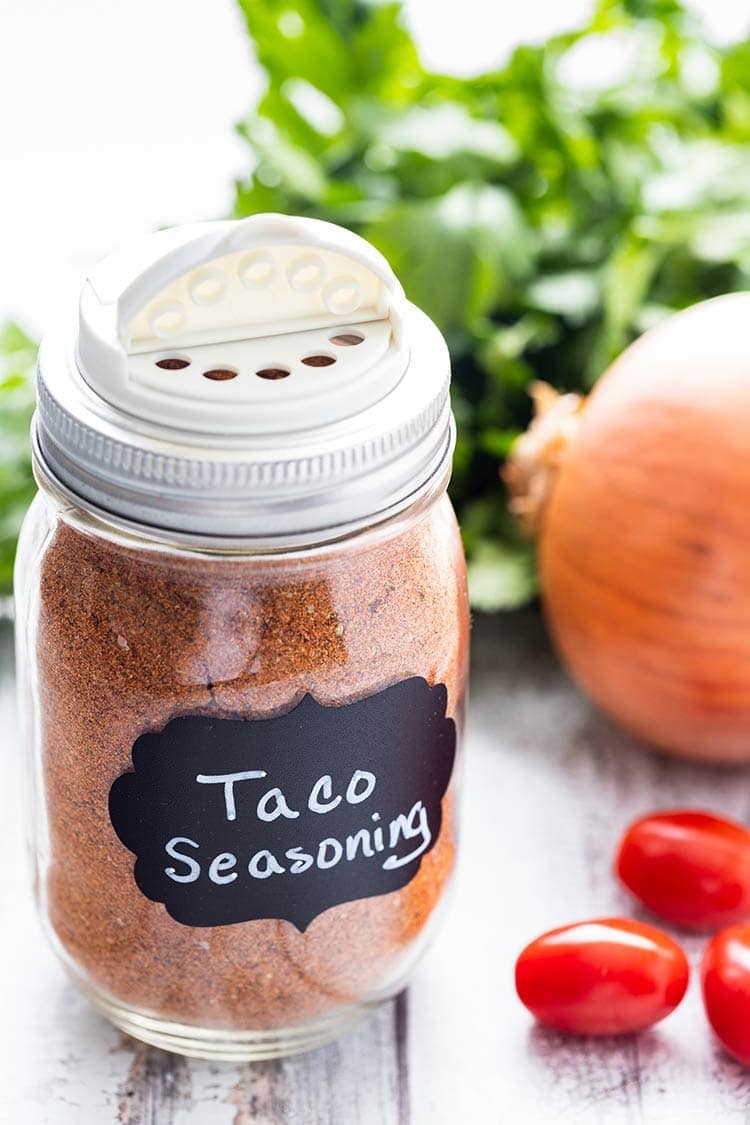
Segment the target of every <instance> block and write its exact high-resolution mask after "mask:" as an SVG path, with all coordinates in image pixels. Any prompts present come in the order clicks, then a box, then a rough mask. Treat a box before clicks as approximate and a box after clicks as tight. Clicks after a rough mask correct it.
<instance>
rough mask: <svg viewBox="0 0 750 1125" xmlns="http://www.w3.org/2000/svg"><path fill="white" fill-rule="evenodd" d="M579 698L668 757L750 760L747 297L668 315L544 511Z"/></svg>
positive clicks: (552, 586)
mask: <svg viewBox="0 0 750 1125" xmlns="http://www.w3.org/2000/svg"><path fill="white" fill-rule="evenodd" d="M540 573H541V585H542V595H543V602H544V606H545V611H546V615H547V618H548V621H549V624H550V627H551V632H552V635H553V637H554V640H555V643H556V645H557V648H558V650H559V652H560V654H561V655H562V657H563V659H564V661H565V663H566V664H567V666H568V668H569V669H570V671H571V673H572V675H573V677H574V678H575V679H576V680H577V682H578V683H579V685H580V686H581V687H582V688H583V690H584V691H585V692H586V693H587V694H588V695H589V696H591V698H592V699H594V700H595V701H596V702H597V703H598V704H599V705H600V706H601V707H602V708H603V709H604V710H605V711H606V712H608V713H609V714H610V715H611V716H613V717H614V718H615V719H616V720H617V721H618V722H619V723H621V724H622V726H623V727H625V728H626V729H627V730H629V731H631V732H633V733H634V734H636V735H637V736H639V737H640V738H642V739H645V740H646V741H648V742H650V743H651V744H653V745H654V746H656V747H660V748H662V749H663V750H666V751H668V752H670V753H673V754H677V755H681V756H684V757H687V758H693V759H702V760H705V761H714V762H716V761H722V762H744V761H750V294H746V293H742V294H733V295H730V296H727V297H720V298H716V299H715V300H712V301H707V302H704V303H703V304H700V305H696V306H694V307H693V308H691V309H688V310H686V311H685V312H683V313H679V314H678V315H676V316H673V317H670V318H669V319H668V320H667V321H665V322H663V323H662V324H660V325H659V326H658V327H656V328H655V329H652V330H651V331H650V332H648V333H647V334H646V335H645V336H643V337H641V339H640V340H638V341H636V343H635V344H633V345H632V346H631V347H630V348H629V349H628V350H627V351H626V352H625V353H624V354H623V355H622V356H621V357H620V358H619V359H618V360H617V361H616V362H615V363H614V364H613V366H612V367H611V368H610V369H609V371H608V372H607V373H606V374H605V375H604V376H603V378H602V379H601V381H600V382H599V383H598V384H597V387H596V389H595V390H594V392H593V394H592V395H591V396H590V398H589V400H588V401H587V403H586V406H585V408H584V410H583V411H582V414H581V421H580V427H579V429H578V431H577V433H576V434H575V436H574V438H573V439H572V441H571V443H570V445H569V447H568V449H567V451H566V454H565V456H564V457H563V459H562V464H561V466H560V468H559V472H558V475H557V477H556V480H555V482H554V485H553V487H552V491H551V494H550V497H549V500H548V503H547V507H546V509H545V513H544V520H543V527H542V533H541V540H540Z"/></svg>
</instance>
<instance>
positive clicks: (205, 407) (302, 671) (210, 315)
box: [16, 215, 468, 1059]
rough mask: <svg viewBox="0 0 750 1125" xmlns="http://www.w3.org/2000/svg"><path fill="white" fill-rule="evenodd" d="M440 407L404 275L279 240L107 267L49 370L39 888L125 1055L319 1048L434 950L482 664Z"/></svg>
mask: <svg viewBox="0 0 750 1125" xmlns="http://www.w3.org/2000/svg"><path fill="white" fill-rule="evenodd" d="M448 389H449V361H448V356H447V352H446V348H445V344H444V342H443V340H442V338H441V336H440V334H439V332H438V331H437V329H436V328H435V326H434V325H433V324H432V323H431V322H430V321H429V320H428V319H427V318H426V317H425V316H424V314H423V313H421V312H420V311H419V310H417V309H415V308H414V307H413V306H412V305H410V304H409V303H408V302H407V301H406V300H405V298H404V295H403V292H402V290H401V288H400V286H399V284H398V282H397V280H396V279H395V277H394V276H393V274H392V272H391V271H390V268H389V267H388V265H387V264H386V262H385V261H384V259H383V258H382V257H381V256H380V255H379V254H377V253H376V252H375V251H374V250H373V249H372V248H371V247H370V246H368V245H367V244H366V243H365V242H363V241H362V240H361V239H359V238H357V237H356V236H354V235H352V234H351V233H349V232H347V231H343V230H340V229H339V228H336V227H332V226H330V225H329V224H324V223H318V222H315V221H312V220H307V219H305V220H299V219H292V218H288V217H284V216H277V215H259V216H254V217H252V218H250V219H248V220H244V221H241V222H225V223H212V224H202V225H198V226H192V227H186V228H179V229H177V230H176V231H168V232H162V233H160V234H158V235H153V236H151V237H150V238H149V239H148V240H146V241H145V242H144V244H143V245H141V246H136V247H131V248H129V249H128V251H127V252H125V253H121V254H117V255H113V256H112V257H110V258H108V259H105V260H104V261H103V262H102V263H100V264H99V265H98V266H97V267H96V268H95V270H94V271H93V273H92V275H91V277H90V278H89V280H88V281H87V283H86V285H85V287H84V290H83V293H82V297H81V304H80V315H79V321H78V325H77V328H74V329H73V330H70V331H66V329H65V327H64V326H63V328H62V330H61V332H60V333H59V334H57V335H50V336H49V337H48V338H47V339H46V340H45V341H44V343H43V345H42V349H41V352H40V364H39V374H38V410H37V414H36V418H35V423H34V427H33V441H34V462H35V471H36V476H37V481H38V484H39V493H38V495H37V497H36V499H35V501H34V503H33V504H32V507H31V509H30V511H29V514H28V516H27V519H26V522H25V525H24V528H23V531H22V535H21V540H20V544H19V551H18V559H17V566H16V597H17V637H18V650H19V660H18V668H19V683H20V691H21V700H22V708H21V710H22V722H23V728H24V736H25V741H26V745H27V750H28V760H29V770H28V776H29V791H30V810H31V817H30V833H31V843H32V853H33V856H34V861H35V879H34V884H35V889H36V895H37V898H38V902H39V906H40V911H41V916H42V919H43V923H44V926H45V929H46V932H47V933H48V935H49V938H50V941H51V942H52V945H53V947H54V949H55V950H56V952H57V954H58V956H59V957H60V959H61V961H62V963H63V965H64V966H65V968H66V970H67V971H68V973H69V974H70V975H71V977H72V978H73V979H74V981H75V982H76V983H77V984H78V986H79V987H80V988H81V990H82V991H83V992H84V993H85V994H86V995H87V996H88V997H89V998H90V1000H91V1001H92V1002H93V1004H95V1005H96V1007H97V1008H99V1009H100V1010H101V1011H102V1012H103V1013H104V1014H105V1015H106V1016H107V1017H109V1019H110V1020H111V1021H112V1022H113V1023H114V1024H116V1025H117V1026H118V1027H120V1028H122V1029H123V1030H124V1031H126V1032H128V1033H129V1034H131V1035H133V1036H135V1037H136V1038H138V1039H141V1040H144V1041H145V1042H148V1043H152V1044H155V1045H157V1046H160V1047H163V1048H166V1049H167V1050H173V1051H178V1052H181V1053H183V1054H187V1055H196V1056H201V1057H208V1058H216V1059H221V1058H224V1059H259V1058H270V1057H275V1056H279V1055H284V1054H289V1053H293V1052H296V1051H300V1050H305V1049H308V1048H310V1047H314V1046H317V1045H319V1044H321V1043H323V1042H325V1041H327V1040H329V1039H331V1038H333V1037H335V1036H336V1035H338V1034H340V1033H341V1032H342V1031H343V1030H344V1029H345V1028H346V1027H348V1026H349V1025H350V1024H351V1023H352V1022H353V1021H354V1020H355V1019H357V1018H358V1017H359V1016H360V1015H361V1014H362V1013H363V1012H365V1011H366V1010H367V1009H368V1008H369V1007H371V1006H372V1005H374V1004H377V1003H378V1002H380V1001H382V1000H383V999H386V998H388V997H390V996H392V995H393V994H394V993H396V992H397V991H398V990H400V989H401V988H402V987H403V986H404V984H405V982H406V981H407V979H408V977H409V974H410V972H411V971H412V969H413V967H414V965H415V963H416V961H417V959H418V957H419V956H420V953H421V952H422V950H423V949H424V948H425V945H426V944H427V942H428V941H429V940H430V938H431V936H432V934H433V933H434V930H435V927H436V926H437V925H438V923H439V919H440V916H441V914H442V909H443V905H444V903H445V898H446V892H447V890H448V887H449V885H450V882H451V877H452V874H453V870H454V867H455V860H456V846H457V816H458V808H457V797H458V794H457V788H458V779H459V748H460V737H461V728H462V722H463V709H464V696H465V689H466V674H467V650H468V608H467V596H466V586H465V572H464V562H463V553H462V548H461V541H460V536H459V532H458V528H457V524H456V520H455V517H454V514H453V511H452V508H451V505H450V501H449V500H448V497H447V495H446V486H447V483H448V478H449V474H450V462H451V454H452V448H453V424H452V419H451V413H450V405H449V398H448Z"/></svg>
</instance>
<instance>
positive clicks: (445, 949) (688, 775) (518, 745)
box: [0, 611, 750, 1125]
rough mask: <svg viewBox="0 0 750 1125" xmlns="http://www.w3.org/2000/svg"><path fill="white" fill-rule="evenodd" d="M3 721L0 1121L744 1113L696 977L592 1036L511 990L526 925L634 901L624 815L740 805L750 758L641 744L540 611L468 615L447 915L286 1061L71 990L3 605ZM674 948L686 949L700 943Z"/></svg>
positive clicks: (748, 1111)
mask: <svg viewBox="0 0 750 1125" xmlns="http://www.w3.org/2000/svg"><path fill="white" fill-rule="evenodd" d="M0 731H1V732H2V742H1V745H2V753H3V784H2V787H1V788H0V816H1V817H2V819H1V820H0V895H1V898H0V954H1V960H0V999H1V1000H2V1008H1V1009H0V1010H1V1011H2V1027H1V1029H0V1071H1V1074H0V1078H1V1080H0V1122H3V1123H5V1122H7V1123H8V1125H73V1123H75V1125H109V1123H110V1122H113V1123H118V1125H250V1123H255V1122H258V1123H262V1125H277V1123H281V1125H328V1123H331V1125H406V1123H407V1122H409V1123H412V1125H456V1123H459V1122H467V1123H470V1125H485V1123H487V1125H495V1123H497V1125H506V1123H507V1125H536V1123H543V1125H554V1123H557V1122H563V1123H564V1122H571V1123H572V1125H589V1123H599V1122H602V1123H606V1125H617V1123H619V1122H647V1123H654V1125H672V1123H674V1125H712V1123H714V1122H716V1123H719V1122H722V1123H724V1122H733V1121H738V1122H739V1121H742V1122H750V1072H746V1071H744V1070H743V1069H742V1068H741V1067H739V1066H738V1065H736V1064H735V1063H734V1062H733V1061H731V1060H730V1059H728V1058H727V1057H726V1056H724V1055H723V1053H722V1052H721V1051H720V1050H719V1049H718V1048H717V1047H716V1046H715V1044H714V1043H713V1042H712V1040H711V1037H710V1034H709V1032H708V1029H707V1026H706V1024H705V1021H704V1018H703V1015H702V1011H701V1006H700V999H699V996H698V989H697V981H696V980H694V981H693V982H692V984H691V989H690V992H689V995H688V998H687V1000H686V1001H685V1002H684V1004H683V1005H682V1007H681V1008H680V1009H679V1010H678V1011H677V1012H676V1013H675V1014H674V1015H673V1016H672V1017H671V1018H669V1019H668V1020H666V1021H665V1022H664V1023H663V1024H661V1025H659V1026H658V1027H657V1028H656V1029H654V1030H653V1031H651V1032H647V1033H645V1034H642V1035H640V1036H638V1037H637V1038H623V1039H619V1040H611V1041H604V1042H598V1043H594V1042H582V1041H574V1040H566V1039H564V1038H562V1037H560V1036H558V1035H555V1034H553V1033H550V1032H547V1031H544V1030H542V1029H540V1028H537V1027H534V1026H533V1024H532V1021H531V1019H530V1017H529V1016H528V1015H527V1013H526V1012H525V1011H524V1009H523V1008H522V1007H521V1006H520V1004H519V1003H518V1001H517V1000H516V998H515V994H514V991H513V963H514V959H515V955H516V953H517V952H518V950H519V949H520V948H521V947H522V946H523V945H524V944H525V942H526V941H527V940H529V939H530V938H532V937H534V936H535V935H536V934H537V933H538V932H540V931H541V930H543V929H546V928H548V927H550V926H553V925H555V924H560V923H563V922H567V921H570V920H574V919H579V918H584V917H586V916H589V917H592V916H597V915H598V916H603V915H607V914H613V913H622V912H627V911H630V910H632V904H631V903H630V902H629V901H628V899H627V897H626V896H625V895H624V894H623V893H622V892H621V891H619V890H618V888H617V887H616V885H615V883H614V880H613V879H612V877H611V875H610V865H611V858H612V851H613V847H614V844H615V841H616V839H617V835H618V833H619V831H620V830H621V828H622V827H623V826H624V825H625V824H626V823H627V821H628V820H629V819H631V818H632V817H634V816H635V815H637V814H638V813H641V812H643V811H645V810H647V809H649V808H652V807H657V806H662V807H664V806H670V805H671V806H675V805H701V806H706V807H709V808H712V809H717V810H720V811H722V812H724V813H728V814H730V815H733V816H735V817H738V818H743V819H750V772H746V771H742V770H736V769H734V770H718V769H710V770H709V769H701V768H699V767H695V766H688V765H681V764H677V763H674V762H668V761H666V760H663V759H661V758H659V757H656V756H654V755H652V754H651V753H649V752H648V751H647V750H645V749H643V748H642V747H640V746H637V745H635V744H634V743H633V742H632V741H631V740H630V739H628V738H627V737H626V736H624V735H623V734H621V733H619V732H618V731H617V730H615V729H614V728H613V727H612V726H611V725H610V724H608V723H607V722H606V720H604V719H603V718H601V717H600V716H599V715H597V714H595V713H594V712H593V711H592V709H591V708H590V707H589V705H588V704H587V703H586V702H585V701H584V700H583V699H582V698H581V697H580V696H579V695H578V694H577V693H576V692H575V690H574V689H573V688H572V687H571V685H570V684H569V682H568V681H567V679H566V678H565V676H564V675H563V674H562V673H561V671H560V670H559V668H558V666H557V663H556V661H555V660H554V658H553V657H552V655H551V654H550V651H549V647H548V645H547V642H546V639H545V635H544V631H543V627H542V625H541V623H540V621H539V619H538V617H537V615H536V614H535V613H534V612H531V611H529V612H527V613H524V614H519V615H516V616H512V617H498V618H495V619H484V620H480V621H479V622H477V624H476V627H475V635H474V678H473V696H472V706H471V712H470V724H469V736H468V757H467V767H468V768H467V774H466V793H465V805H464V813H465V821H464V826H465V833H464V840H463V855H462V860H461V865H460V869H459V877H458V883H457V888H456V894H455V897H454V901H453V904H452V910H451V911H450V914H449V917H448V920H447V922H446V925H445V927H444V929H443V931H442V933H441V934H440V936H439V938H438V939H437V941H436V943H435V945H434V946H433V948H432V949H431V950H430V952H429V953H428V954H427V956H426V958H425V960H424V961H423V962H422V964H421V966H420V968H419V970H418V972H417V975H416V978H415V980H414V983H413V985H412V987H411V989H410V990H409V992H408V994H405V995H404V996H402V997H400V998H399V999H398V1000H396V1001H395V1002H393V1003H391V1004H389V1005H386V1006H384V1007H382V1008H381V1009H380V1010H379V1011H378V1012H377V1013H376V1014H375V1015H374V1016H372V1017H371V1018H370V1020H369V1021H368V1022H366V1023H364V1024H362V1025H361V1026H360V1027H359V1028H358V1029H357V1030H356V1031H354V1032H353V1033H352V1034H350V1035H349V1036H348V1037H347V1038H346V1039H344V1040H342V1041H341V1042H339V1043H337V1044H334V1045H333V1046H330V1047H326V1048H324V1049H322V1050H320V1051H317V1052H314V1053H312V1054H309V1055H305V1056H300V1057H297V1058H295V1059H290V1060H287V1061H281V1062H272V1063H266V1064H260V1065H259V1064H255V1065H244V1066H237V1065H215V1064H209V1063H202V1062H195V1061H186V1060H182V1059H179V1058H177V1057H176V1056H171V1055H167V1054H163V1053H161V1052H159V1051H157V1050H154V1049H152V1048H147V1047H143V1046H139V1045H137V1044H135V1043H133V1042H131V1041H129V1040H127V1039H125V1038H124V1037H122V1036H121V1035H120V1034H119V1033H118V1032H116V1031H115V1030H114V1029H113V1028H111V1027H110V1026H109V1025H108V1024H106V1023H105V1022H104V1020H103V1019H101V1018H100V1017H99V1016H98V1015H97V1014H95V1013H94V1012H93V1011H92V1010H91V1009H90V1008H89V1007H88V1005H87V1004H86V1002H85V1001H84V1000H82V999H81V998H80V997H79V996H78V994H77V993H76V992H75V990H74V989H73V988H72V986H71V985H70V984H68V983H67V981H66V979H65V978H64V976H63V974H62V972H61V971H60V970H59V969H58V967H57V965H56V963H55V962H54V960H53V958H52V956H51V954H50V953H49V952H48V950H47V948H46V945H45V943H44V940H43V938H42V936H41V933H40V931H39V927H38V924H37V921H36V918H35V915H34V910H33V908H32V904H31V897H30V891H29V887H28V880H27V871H26V867H25V863H24V860H25V856H24V854H23V847H22V843H21V840H22V833H21V828H20V822H19V821H20V818H19V810H18V806H19V793H20V782H19V781H18V777H17V775H18V766H19V759H20V756H21V751H20V747H19V746H18V741H17V737H16V735H15V719H14V701H13V690H12V657H11V626H10V625H9V624H8V623H4V624H3V625H1V626H0ZM637 913H638V912H637V911H636V914H637ZM686 945H687V948H688V951H689V954H690V957H691V961H692V963H693V965H695V964H696V963H697V960H698V958H699V956H700V950H701V946H702V942H701V941H700V940H699V939H695V938H691V939H687V941H686Z"/></svg>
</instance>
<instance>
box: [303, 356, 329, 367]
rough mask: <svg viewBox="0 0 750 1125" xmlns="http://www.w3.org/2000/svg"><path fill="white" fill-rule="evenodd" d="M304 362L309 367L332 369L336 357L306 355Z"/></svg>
mask: <svg viewBox="0 0 750 1125" xmlns="http://www.w3.org/2000/svg"><path fill="white" fill-rule="evenodd" d="M302 362H303V363H304V364H305V365H306V366H307V367H330V366H331V364H332V363H335V362H336V357H335V356H332V355H306V356H305V358H304V359H303V360H302Z"/></svg>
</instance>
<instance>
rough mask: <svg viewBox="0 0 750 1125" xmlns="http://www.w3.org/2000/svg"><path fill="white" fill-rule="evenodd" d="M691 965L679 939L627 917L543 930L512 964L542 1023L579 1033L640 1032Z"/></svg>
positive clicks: (681, 986) (667, 1006)
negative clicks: (547, 931)
mask: <svg viewBox="0 0 750 1125" xmlns="http://www.w3.org/2000/svg"><path fill="white" fill-rule="evenodd" d="M689 975H690V970H689V968H688V963H687V958H686V957H685V954H684V953H683V951H682V949H681V948H680V946H679V945H678V944H677V942H675V941H673V940H672V938H670V937H667V935H666V934H664V933H662V932H661V930H657V929H656V928H655V927H654V926H647V925H645V924H644V923H642V922H634V921H633V920H632V919H630V918H601V919H596V920H594V921H592V922H577V923H575V924H573V925H571V926H562V927H561V928H560V929H557V930H550V932H549V933H546V934H542V936H541V937H538V938H537V939H536V941H532V943H531V945H527V946H526V948H525V949H524V951H523V952H522V953H521V955H520V957H519V958H518V961H517V962H516V991H517V992H518V995H519V997H520V999H521V1001H522V1003H524V1004H525V1005H526V1007H527V1008H528V1009H529V1011H530V1012H531V1013H532V1014H533V1015H534V1016H536V1018H537V1019H538V1020H539V1022H540V1023H543V1024H546V1025H547V1026H548V1027H554V1028H556V1029H557V1030H558V1031H570V1032H574V1033H577V1034H579V1035H620V1034H621V1033H622V1032H626V1031H639V1030H640V1029H641V1028H644V1027H650V1026H651V1024H654V1023H656V1022H657V1021H658V1020H661V1019H663V1018H664V1016H667V1015H669V1013H670V1012H671V1011H673V1010H674V1008H676V1007H677V1005H678V1004H679V1002H680V1000H682V998H683V996H684V995H685V990H686V988H687V984H688V977H689Z"/></svg>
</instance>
